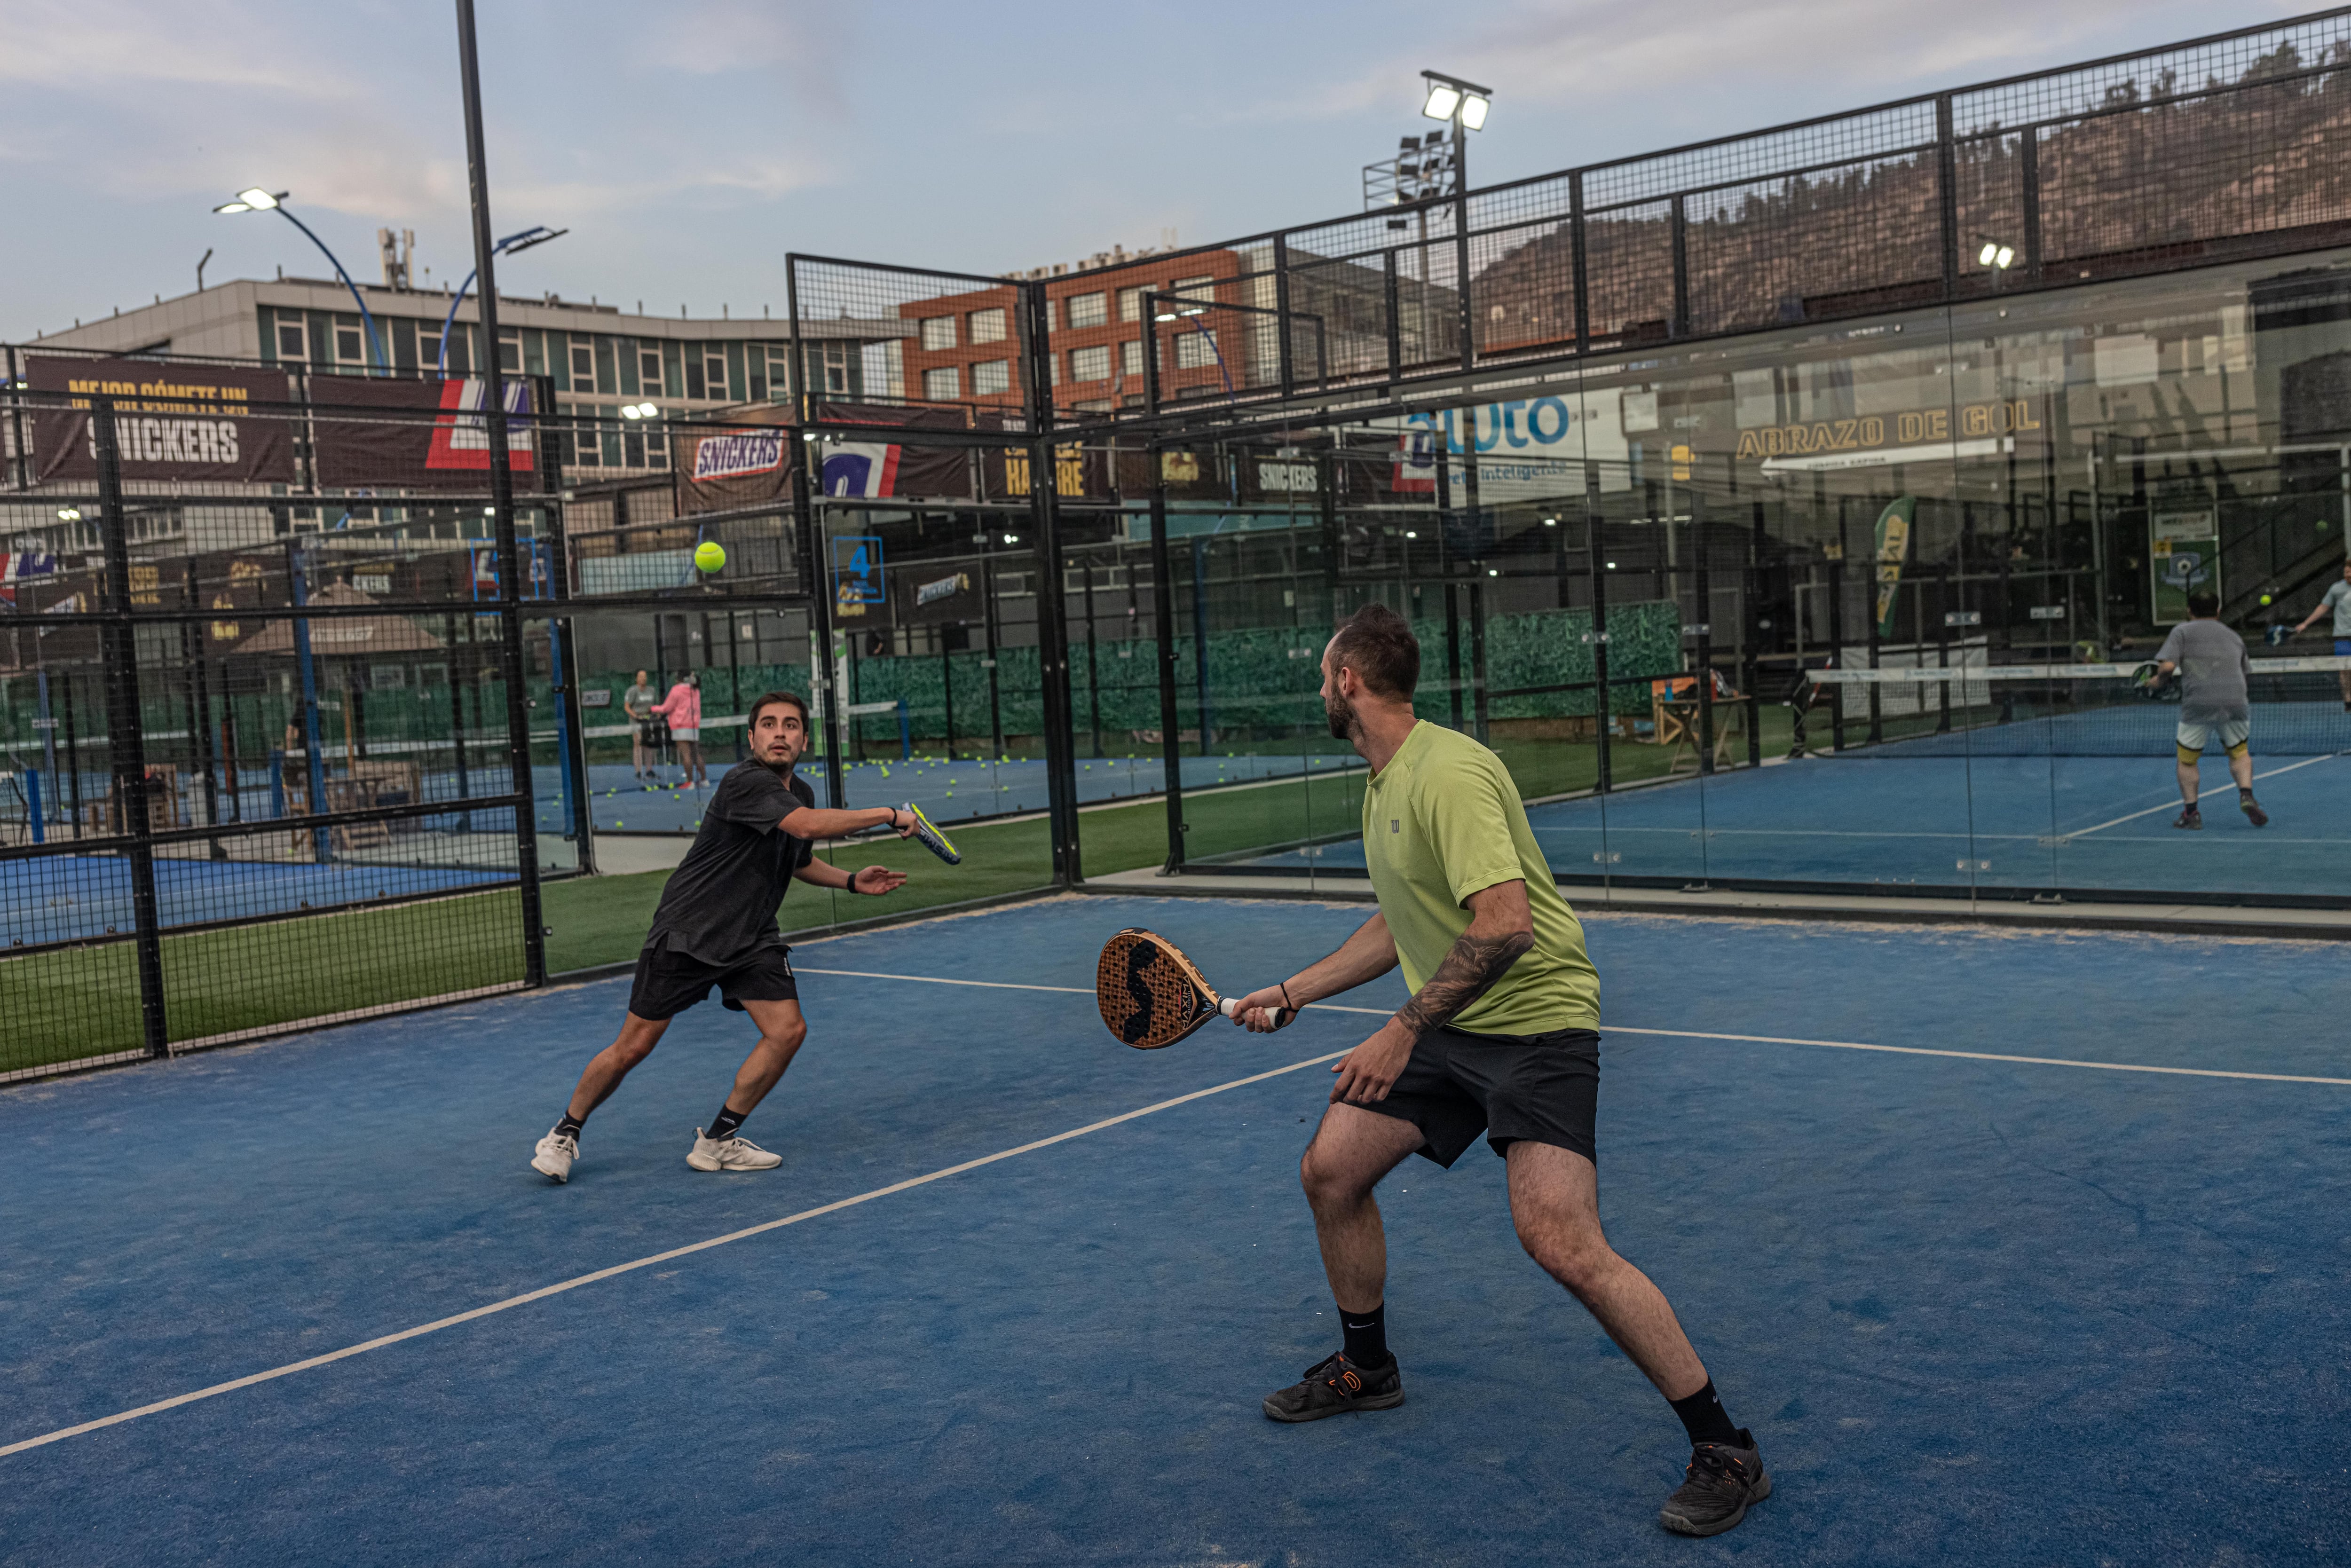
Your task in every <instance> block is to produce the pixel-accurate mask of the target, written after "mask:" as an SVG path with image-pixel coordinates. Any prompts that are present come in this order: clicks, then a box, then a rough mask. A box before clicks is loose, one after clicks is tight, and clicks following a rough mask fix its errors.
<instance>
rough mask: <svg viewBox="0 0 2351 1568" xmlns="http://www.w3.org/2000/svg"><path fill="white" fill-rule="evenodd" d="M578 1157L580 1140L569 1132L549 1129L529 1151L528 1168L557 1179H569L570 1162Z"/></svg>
mask: <svg viewBox="0 0 2351 1568" xmlns="http://www.w3.org/2000/svg"><path fill="white" fill-rule="evenodd" d="M579 1157H580V1140H579V1139H577V1138H575V1137H573V1136H572V1135H571V1134H569V1133H558V1132H554V1131H552V1130H550V1131H549V1133H548V1134H547V1136H545V1137H543V1138H541V1139H539V1141H538V1148H537V1149H535V1150H533V1151H532V1152H531V1156H530V1168H531V1169H533V1170H535V1171H537V1172H538V1173H539V1174H540V1175H541V1176H553V1177H554V1178H555V1179H556V1180H557V1181H569V1180H570V1179H571V1162H572V1161H574V1160H576V1159H578V1158H579Z"/></svg>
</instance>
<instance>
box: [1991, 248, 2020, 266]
mask: <svg viewBox="0 0 2351 1568" xmlns="http://www.w3.org/2000/svg"><path fill="white" fill-rule="evenodd" d="M2015 259H2016V252H2015V251H2014V250H2013V249H2011V247H2010V246H2001V247H2000V254H1999V255H1998V256H1993V257H1992V258H1991V264H1992V265H1993V266H1994V267H2002V268H2005V267H2007V266H2008V264H2009V263H2010V262H2011V261H2014V260H2015Z"/></svg>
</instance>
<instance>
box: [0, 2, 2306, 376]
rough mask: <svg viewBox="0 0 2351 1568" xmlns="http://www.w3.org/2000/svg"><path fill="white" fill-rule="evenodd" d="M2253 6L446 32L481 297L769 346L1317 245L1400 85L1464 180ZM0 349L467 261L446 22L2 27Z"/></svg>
mask: <svg viewBox="0 0 2351 1568" xmlns="http://www.w3.org/2000/svg"><path fill="white" fill-rule="evenodd" d="M2310 8H2311V7H2310V6H2309V5H2306V4H2305V5H2273V4H2263V3H2258V0H2193V3H2188V0H1972V3H1971V4H1969V5H1948V4H1943V3H1940V0H1683V3H1681V4H1678V5H1655V4H1651V5H1628V4H1625V3H1624V0H1614V3H1604V0H1454V3H1452V4H1449V5H1441V6H1430V5H1401V4H1394V3H1391V0H1343V3H1340V0H1255V3H1253V4H1252V3H1236V0H1187V3H1186V4H1184V5H1167V4H1159V3H1138V0H1127V3H1121V0H1108V3H1104V0H1092V3H1081V4H1062V3H1060V0H1031V3H1029V4H1022V5H990V4H986V3H984V0H983V3H977V4H975V3H972V0H964V3H961V4H938V3H920V4H915V3H909V4H856V3H854V0H828V3H827V4H824V5H815V4H810V3H808V0H663V3H662V4H659V5H648V4H643V3H642V0H639V3H635V4H624V3H620V0H479V4H478V11H479V17H480V26H481V40H480V49H481V60H482V75H483V84H484V96H485V99H486V123H487V141H488V159H487V161H488V164H489V173H490V181H491V210H492V214H493V215H492V222H493V225H494V227H495V231H496V233H498V234H501V235H503V234H506V233H509V232H511V231H513V230H517V229H521V228H525V227H528V226H529V225H533V224H544V225H549V226H550V227H556V228H568V229H569V231H570V232H569V234H568V235H565V236H564V237H563V238H561V239H559V240H558V241H555V242H554V243H552V244H549V245H547V246H541V247H539V248H537V249H535V250H532V251H530V252H528V254H525V255H522V256H516V257H514V258H513V259H512V260H511V261H510V262H507V263H506V264H505V265H504V266H503V267H501V271H500V277H499V281H500V284H501V287H502V288H503V290H504V291H505V292H507V293H509V294H525V295H537V294H539V293H542V292H544V291H546V290H549V289H552V290H554V291H555V292H557V293H559V294H561V295H563V296H564V297H566V298H591V297H592V298H599V299H601V300H603V301H605V302H607V303H611V302H619V303H621V304H622V305H623V306H624V307H632V306H634V305H635V304H636V303H637V302H638V301H640V300H642V301H643V303H644V306H645V308H647V309H649V310H651V311H653V312H656V313H659V314H668V313H670V312H672V311H675V310H677V309H679V308H681V307H683V308H687V309H690V310H691V311H692V312H693V313H694V314H695V315H697V316H700V315H705V314H707V315H716V314H717V312H718V310H719V308H720V307H721V305H722V304H723V305H726V306H727V307H728V308H731V309H732V310H733V311H735V312H736V313H738V314H746V313H756V312H758V310H759V309H760V308H761V307H762V306H768V307H772V308H774V309H775V310H776V311H777V312H778V313H779V314H780V313H781V311H782V308H783V304H784V285H783V274H784V267H783V257H784V256H785V254H786V253H787V252H790V251H800V252H804V253H811V254H817V255H824V256H847V257H855V258H860V259H868V260H880V261H892V262H899V263H904V264H909V265H918V266H931V267H945V268H951V269H955V270H958V271H965V272H975V273H985V274H993V273H998V272H1003V271H1007V270H1009V269H1012V268H1015V267H1035V266H1040V265H1044V264H1047V263H1050V262H1056V261H1074V260H1077V259H1078V258H1080V257H1081V256H1087V255H1090V254H1092V252H1095V251H1098V250H1104V249H1108V248H1109V247H1110V246H1112V245H1113V244H1121V245H1124V246H1127V247H1129V248H1130V249H1132V248H1135V247H1138V246H1150V245H1157V244H1160V243H1162V241H1163V240H1164V239H1165V237H1166V235H1167V233H1168V231H1171V230H1172V231H1174V233H1175V237H1176V238H1177V239H1178V240H1179V241H1181V242H1182V243H1185V244H1200V243H1207V242H1210V241H1215V240H1220V239H1225V238H1228V237H1231V236H1235V235H1244V234H1250V233H1256V232H1259V231H1261V230H1265V229H1269V228H1273V227H1277V226H1280V225H1292V224H1300V223H1305V222H1311V221H1313V220H1316V219H1320V218H1329V217H1337V216H1341V215H1343V214H1346V213H1349V212H1352V211H1355V210H1358V209H1359V208H1360V207H1361V204H1362V197H1361V170H1362V166H1363V165H1364V164H1365V163H1367V162H1373V161H1374V160H1377V159H1380V158H1384V157H1387V156H1391V155H1393V153H1394V152H1395V146H1396V141H1397V138H1398V137H1399V136H1400V135H1403V134H1407V133H1413V132H1416V131H1420V130H1422V129H1426V128H1429V127H1430V122H1427V121H1424V120H1420V119H1419V114H1418V111H1419V107H1420V87H1419V72H1420V70H1421V69H1422V68H1424V67H1426V68H1434V69H1438V70H1443V71H1448V72H1451V73H1454V74H1456V75H1459V76H1462V77H1465V78H1468V79H1471V80H1474V81H1478V82H1481V83H1484V84H1486V85H1488V86H1490V87H1491V88H1493V89H1494V90H1495V98H1494V109H1493V113H1492V117H1491V119H1490V120H1489V122H1488V125H1487V127H1486V129H1485V130H1484V131H1482V132H1480V133H1479V134H1477V135H1476V136H1475V137H1474V138H1473V139H1472V141H1471V144H1470V170H1471V179H1472V183H1473V184H1478V185H1484V184H1488V183H1494V182H1498V181H1503V180H1509V179H1513V178H1517V177H1520V176H1523V175H1531V174H1539V173H1543V172H1549V171H1552V170H1555V169H1562V168H1567V167H1570V166H1573V165H1576V164H1581V163H1590V162H1597V161H1600V160H1604V159H1608V158H1614V157H1619V156H1624V155H1626V154H1631V153H1637V152H1646V151H1650V150H1653V149H1657V148H1663V147H1669V146H1673V145H1676V144H1678V143H1682V142H1687V141H1698V140H1703V139H1705V138H1708V137H1713V136H1720V135H1728V134H1732V133H1736V132H1739V131H1747V130H1752V129H1757V128H1761V127H1763V126H1767V125H1772V124H1777V123H1780V122H1782V121H1786V120H1799V119H1803V118H1807V117H1810V116H1813V115H1819V114H1828V113H1834V112H1836V111H1838V110H1846V109H1852V108H1857V107H1860V106H1863V105H1866V104H1870V103H1876V102H1880V101H1883V100H1885V99H1893V98H1899V97H1903V96H1906V95H1908V94H1912V93H1917V92H1923V91H1929V90H1933V89H1940V88H1946V87H1955V86H1963V85H1966V84H1968V83H1970V82H1974V81H1980V80H1985V79H1988V78H1997V77H2001V76H2007V75H2011V74H2013V73H2017V72H2021V71H2028V70H2032V69H2036V68H2042V67H2046V66H2054V65H2063V64H2065V63H2068V62H2071V61H2075V60H2081V59H2086V58H2091V57H2097V56H2101V55H2106V54H2116V53H2121V52H2125V51H2127V50H2130V49H2135V48H2140V47H2147V46H2150V45H2157V44H2162V43H2166V42H2170V41H2174V40H2177V39H2180V38H2186V37H2195V36H2198V35H2200V34H2205V33H2210V32H2214V31H2220V30H2225V29H2229V28H2234V27H2240V26H2254V25H2258V24H2261V23H2264V22H2269V21H2272V20H2274V19H2277V18H2280V17H2283V16H2292V15H2295V14H2298V13H2300V12H2303V11H2305V10H2308V9H2310ZM0 183H5V188H6V189H7V191H8V200H7V202H6V210H7V212H8V214H9V216H8V220H7V222H6V224H5V229H0V340H9V341H18V340H26V339H29V338H31V337H32V336H33V335H34V334H35V333H36V332H37V331H41V330H53V329H57V328H61V327H66V326H69V325H70V324H71V323H72V321H73V320H74V319H75V318H77V317H78V318H81V319H95V318H97V317H100V316H104V315H106V314H107V313H108V312H109V311H110V310H111V309H113V308H116V307H125V308H127V307H130V306H132V305H136V304H141V303H145V302H149V301H151V300H152V298H153V297H154V296H156V295H157V294H162V296H164V297H165V298H170V297H172V296H173V295H177V294H182V293H185V292H187V291H188V290H189V289H191V288H193V287H194V282H195V267H196V262H197V258H198V257H199V256H203V255H204V251H205V250H206V249H207V248H210V249H211V250H212V251H213V252H214V255H213V257H212V260H211V262H210V264H209V265H208V266H207V267H206V268H205V277H206V279H207V281H209V282H214V283H218V282H221V281H225V280H226V279H229V278H233V277H272V276H274V275H275V274H276V273H277V269H278V268H279V267H284V268H285V270H286V271H287V272H288V273H289V274H295V275H298V276H307V277H319V276H326V275H327V271H326V267H325V265H324V263H323V262H322V261H321V260H320V259H319V257H318V256H317V255H316V253H315V252H314V251H312V250H310V248H309V246H308V242H307V241H305V240H304V239H303V238H302V236H301V235H299V234H298V232H297V231H296V230H295V229H294V227H293V225H289V224H287V223H284V222H282V221H280V220H278V219H277V218H275V217H272V216H270V215H268V214H243V215H239V216H217V215H214V214H213V213H212V211H211V209H212V207H213V206H214V204H218V203H220V202H223V201H226V200H227V199H229V197H230V196H231V195H232V194H233V193H235V192H236V191H238V190H240V189H243V188H245V187H246V186H248V185H252V184H256V183H261V184H266V185H267V186H269V187H270V188H271V189H274V190H285V191H290V192H291V193H292V199H291V203H290V204H291V205H293V206H294V207H295V208H296V210H298V211H299V212H300V213H301V214H303V216H304V219H305V221H307V222H308V223H309V224H310V225H311V226H312V227H313V228H315V229H317V230H318V231H319V235H321V237H323V238H324V239H325V240H326V242H327V243H328V245H329V246H332V247H333V249H334V250H335V252H336V253H337V255H339V256H340V257H341V258H342V260H343V264H344V265H345V266H346V267H349V268H350V270H351V272H352V273H353V275H354V276H355V277H360V279H361V280H362V281H373V280H375V279H377V278H379V277H381V266H380V263H379V262H378V259H377V252H376V241H375V235H376V231H377V229H378V228H380V227H391V228H393V229H413V230H414V231H415V233H416V249H415V258H416V265H417V267H418V269H419V277H420V281H429V282H431V283H433V284H435V285H439V284H443V283H446V282H449V281H453V280H454V279H455V278H459V277H463V276H464V274H465V270H466V268H467V267H469V266H470V255H471V237H470V235H471V231H470V227H469V220H468V217H467V214H466V205H465V203H466V175H465V126H464V120H463V119H462V110H461V106H460V99H459V87H458V79H457V47H456V29H455V10H454V6H453V5H447V4H432V3H427V0H413V3H412V0H333V3H331V4H321V3H319V0H308V3H302V0H205V3H204V4H203V5H189V4H187V3H186V0H169V3H162V0H0Z"/></svg>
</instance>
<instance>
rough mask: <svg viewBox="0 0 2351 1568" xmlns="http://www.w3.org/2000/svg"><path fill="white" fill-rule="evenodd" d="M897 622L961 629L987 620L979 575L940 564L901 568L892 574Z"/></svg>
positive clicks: (965, 569)
mask: <svg viewBox="0 0 2351 1568" xmlns="http://www.w3.org/2000/svg"><path fill="white" fill-rule="evenodd" d="M890 575H891V579H892V581H893V584H894V586H895V588H896V590H897V599H898V619H899V620H900V622H903V623H904V624H906V625H909V626H958V625H962V624H963V623H965V622H977V621H980V620H982V619H984V618H985V617H986V615H987V607H986V605H984V604H983V603H982V602H981V601H980V596H979V574H978V573H977V572H976V571H973V570H969V569H967V568H964V567H954V568H950V567H947V566H945V565H941V564H937V563H930V564H924V563H919V562H918V563H916V564H915V565H913V566H902V567H900V568H898V570H896V571H894V572H892V573H891V574H890Z"/></svg>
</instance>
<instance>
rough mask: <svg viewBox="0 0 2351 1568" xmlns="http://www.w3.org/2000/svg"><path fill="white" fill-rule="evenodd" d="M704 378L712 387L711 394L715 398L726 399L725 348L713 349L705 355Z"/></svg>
mask: <svg viewBox="0 0 2351 1568" xmlns="http://www.w3.org/2000/svg"><path fill="white" fill-rule="evenodd" d="M702 379H703V381H704V382H705V383H707V384H708V386H709V388H710V395H711V396H712V397H713V398H716V399H718V400H721V401H724V400H725V398H726V353H725V352H724V351H723V350H717V349H713V350H710V351H709V353H708V354H706V355H705V356H704V359H703V361H702Z"/></svg>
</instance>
